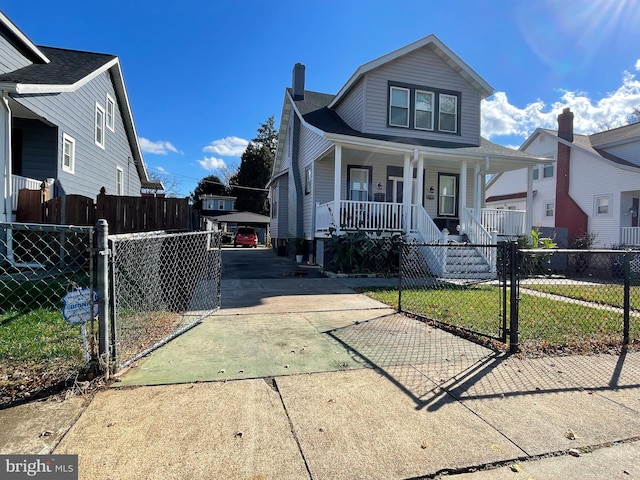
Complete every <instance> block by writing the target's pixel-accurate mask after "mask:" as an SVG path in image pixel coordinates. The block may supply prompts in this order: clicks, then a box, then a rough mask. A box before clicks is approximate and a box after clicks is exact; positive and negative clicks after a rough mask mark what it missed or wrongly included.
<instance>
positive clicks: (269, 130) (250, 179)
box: [229, 116, 278, 215]
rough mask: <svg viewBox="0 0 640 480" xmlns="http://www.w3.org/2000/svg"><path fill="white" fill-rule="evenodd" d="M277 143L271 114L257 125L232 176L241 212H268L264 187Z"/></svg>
mask: <svg viewBox="0 0 640 480" xmlns="http://www.w3.org/2000/svg"><path fill="white" fill-rule="evenodd" d="M277 145H278V134H277V132H276V130H275V128H274V126H273V116H271V117H269V119H268V120H267V121H266V122H264V123H262V124H261V125H260V127H259V128H258V133H257V135H256V138H254V139H253V140H251V142H250V143H249V145H248V146H247V149H246V150H245V151H244V153H243V154H242V157H241V158H240V166H239V167H238V171H237V172H236V173H235V174H234V175H233V176H232V177H231V178H230V179H229V183H230V187H231V191H232V194H233V195H234V196H235V197H236V208H237V209H238V210H239V211H247V212H254V213H260V214H262V215H268V214H269V202H268V200H267V191H266V189H265V187H266V185H267V183H268V182H269V179H270V178H271V170H272V169H273V162H274V159H275V156H276V148H277Z"/></svg>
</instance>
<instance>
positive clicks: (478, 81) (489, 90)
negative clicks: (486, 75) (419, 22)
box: [328, 34, 493, 108]
mask: <svg viewBox="0 0 640 480" xmlns="http://www.w3.org/2000/svg"><path fill="white" fill-rule="evenodd" d="M425 46H428V47H429V48H431V49H432V50H433V51H434V53H435V54H436V55H438V56H439V57H440V58H442V59H443V60H444V61H445V62H446V63H447V65H449V66H450V67H451V68H452V69H453V70H455V71H456V72H458V74H460V75H461V76H462V77H463V78H464V79H465V80H467V81H468V82H469V83H471V85H473V86H474V87H475V88H476V89H477V90H478V91H479V92H480V94H481V98H486V97H488V96H489V95H491V94H493V87H492V86H491V85H489V84H488V83H487V82H486V81H485V80H484V79H483V78H482V77H481V76H480V75H478V74H477V73H476V71H475V70H473V69H472V68H471V67H470V66H469V65H467V63H466V62H464V61H463V60H462V59H461V58H460V57H458V55H456V54H455V53H454V52H453V51H452V50H451V49H450V48H449V47H447V46H446V45H445V44H444V43H442V41H441V40H440V39H439V38H438V37H436V36H435V35H434V34H430V35H427V36H426V37H424V38H421V39H420V40H417V41H415V42H413V43H410V44H409V45H406V46H404V47H402V48H399V49H398V50H395V51H393V52H391V53H387V54H386V55H383V56H382V57H379V58H376V59H375V60H372V61H370V62H368V63H365V64H364V65H361V66H360V67H359V68H358V69H357V70H356V71H355V72H354V73H353V75H351V77H350V78H349V80H347V83H345V84H344V86H343V87H342V88H341V89H340V91H339V92H338V94H337V95H336V96H335V97H334V99H333V100H332V101H331V103H330V104H329V105H328V106H329V108H333V107H334V106H335V105H337V104H338V102H340V100H341V99H342V97H344V96H345V95H346V94H347V92H349V90H350V89H351V87H353V86H354V85H355V84H356V83H357V82H358V81H359V80H360V79H361V78H362V77H363V76H364V75H365V74H366V73H367V72H370V71H371V70H374V69H376V68H378V67H380V66H381V65H384V64H385V63H388V62H391V61H393V60H396V59H398V58H400V57H402V56H404V55H407V54H409V53H411V52H413V51H415V50H418V49H420V48H422V47H425Z"/></svg>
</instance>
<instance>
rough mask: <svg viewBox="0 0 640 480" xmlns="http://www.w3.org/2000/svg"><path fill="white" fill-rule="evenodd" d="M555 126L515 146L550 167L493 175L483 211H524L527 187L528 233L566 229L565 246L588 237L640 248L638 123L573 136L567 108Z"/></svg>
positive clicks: (608, 244) (607, 244)
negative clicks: (548, 161)
mask: <svg viewBox="0 0 640 480" xmlns="http://www.w3.org/2000/svg"><path fill="white" fill-rule="evenodd" d="M558 121H559V129H558V131H553V130H546V129H537V130H536V131H535V132H533V134H532V135H531V136H530V137H529V138H528V139H527V140H526V141H525V142H524V143H523V144H522V146H521V147H520V150H521V151H523V152H527V153H531V154H534V155H537V156H539V157H544V158H549V159H554V160H555V163H554V164H551V165H538V166H535V167H532V168H528V169H521V170H519V171H512V172H504V173H500V174H498V175H495V176H494V177H493V178H492V179H491V180H490V181H489V183H488V185H487V193H486V202H487V206H492V207H494V208H506V209H509V208H511V209H513V208H515V209H524V208H526V204H525V202H524V200H523V199H524V196H525V194H526V191H527V184H528V182H529V183H530V184H531V189H532V190H533V193H534V195H533V201H532V203H531V208H530V210H531V213H532V215H531V217H532V223H531V227H532V228H535V227H537V226H541V227H563V228H567V229H568V237H569V241H570V242H571V241H572V240H574V239H576V238H579V237H581V236H583V235H584V234H585V233H587V232H588V233H590V234H593V235H595V244H594V246H598V247H612V246H617V245H640V227H639V225H638V207H639V202H640V200H639V199H640V123H635V124H631V125H627V126H624V127H620V128H614V129H612V130H606V131H603V132H599V133H595V134H592V135H577V134H574V133H573V113H571V112H570V111H569V109H565V110H564V111H563V113H562V114H560V115H559V116H558Z"/></svg>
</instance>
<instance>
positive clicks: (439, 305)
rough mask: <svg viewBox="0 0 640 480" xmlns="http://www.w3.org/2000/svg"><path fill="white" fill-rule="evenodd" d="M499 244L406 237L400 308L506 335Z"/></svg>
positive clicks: (488, 335) (462, 328)
mask: <svg viewBox="0 0 640 480" xmlns="http://www.w3.org/2000/svg"><path fill="white" fill-rule="evenodd" d="M498 257H500V259H501V260H502V259H503V258H504V255H502V254H499V251H498V247H497V246H496V245H492V246H487V245H482V246H480V245H471V244H450V245H442V244H419V243H406V244H404V245H403V246H402V249H401V260H400V263H401V267H400V292H399V299H398V304H399V310H400V311H402V312H405V313H409V314H412V315H415V316H418V317H420V318H423V319H427V320H429V321H431V322H434V323H437V324H439V325H440V326H446V327H447V328H449V329H453V330H457V331H459V332H465V333H468V334H473V335H476V336H479V337H483V338H484V339H485V340H488V341H492V340H496V341H500V342H504V341H505V336H506V332H507V330H506V326H505V322H506V318H507V317H506V315H505V309H506V307H507V304H506V297H505V294H506V285H505V282H504V281H503V280H502V278H499V275H498V273H499V272H504V269H500V268H497V265H498V260H497V259H498Z"/></svg>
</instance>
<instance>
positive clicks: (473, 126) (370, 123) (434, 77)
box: [363, 47, 480, 145]
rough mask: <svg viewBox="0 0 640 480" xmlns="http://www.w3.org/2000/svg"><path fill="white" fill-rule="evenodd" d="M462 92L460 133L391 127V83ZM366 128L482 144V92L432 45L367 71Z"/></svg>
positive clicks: (385, 132) (373, 130)
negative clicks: (438, 54)
mask: <svg viewBox="0 0 640 480" xmlns="http://www.w3.org/2000/svg"><path fill="white" fill-rule="evenodd" d="M389 81H391V82H400V83H407V84H412V85H417V86H423V87H431V88H437V89H443V90H452V91H456V92H460V94H461V97H460V108H459V112H460V120H461V124H460V132H459V133H460V135H454V134H445V133H433V132H428V131H424V130H412V129H408V128H397V127H391V128H389V127H387V98H388V82H389ZM366 85H367V88H366V99H365V109H366V110H365V122H366V124H365V125H364V129H363V130H364V131H365V132H367V133H374V134H386V135H402V136H406V137H416V138H429V139H433V140H443V141H451V142H464V143H470V144H474V145H478V144H479V142H480V94H479V92H478V91H477V90H476V89H475V88H474V87H473V86H472V85H471V84H470V83H468V82H467V81H466V80H465V79H464V78H462V77H461V76H460V75H458V74H457V73H456V72H455V71H454V70H453V69H452V68H451V67H449V65H447V64H446V63H445V62H444V61H443V60H442V59H441V58H440V57H438V56H437V55H436V54H435V53H433V51H432V50H431V49H430V48H429V47H424V48H421V49H419V50H416V51H414V52H412V53H410V54H408V55H405V56H403V57H400V58H398V59H396V60H394V61H392V62H389V63H386V64H384V65H382V66H381V67H379V68H377V69H375V70H373V71H371V72H369V73H367V74H366Z"/></svg>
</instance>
